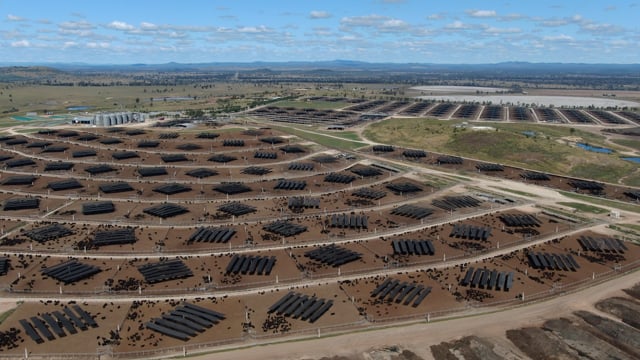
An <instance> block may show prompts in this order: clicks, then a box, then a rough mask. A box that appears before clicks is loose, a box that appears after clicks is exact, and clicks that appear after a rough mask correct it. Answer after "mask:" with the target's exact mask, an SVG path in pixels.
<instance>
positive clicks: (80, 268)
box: [41, 260, 102, 284]
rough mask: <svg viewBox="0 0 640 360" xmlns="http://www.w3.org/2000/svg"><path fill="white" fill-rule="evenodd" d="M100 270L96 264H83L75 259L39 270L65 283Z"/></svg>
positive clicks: (83, 277)
mask: <svg viewBox="0 0 640 360" xmlns="http://www.w3.org/2000/svg"><path fill="white" fill-rule="evenodd" d="M100 271H102V269H100V268H99V267H97V266H93V265H88V264H83V263H81V262H79V261H77V260H69V261H66V262H63V263H60V264H57V265H54V266H49V267H46V268H44V269H42V270H41V272H42V273H43V274H44V275H47V276H50V277H52V278H54V279H56V280H58V281H62V282H63V283H65V284H71V283H74V282H76V281H80V280H83V279H86V278H88V277H91V276H93V275H94V274H97V273H99V272H100Z"/></svg>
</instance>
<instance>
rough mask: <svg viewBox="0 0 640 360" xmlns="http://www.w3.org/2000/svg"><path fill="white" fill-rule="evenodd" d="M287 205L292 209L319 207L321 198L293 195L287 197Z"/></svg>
mask: <svg viewBox="0 0 640 360" xmlns="http://www.w3.org/2000/svg"><path fill="white" fill-rule="evenodd" d="M287 206H288V207H289V209H292V210H299V209H312V208H316V209H317V208H319V207H320V198H317V197H310V196H291V197H289V199H287Z"/></svg>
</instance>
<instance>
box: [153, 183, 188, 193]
mask: <svg viewBox="0 0 640 360" xmlns="http://www.w3.org/2000/svg"><path fill="white" fill-rule="evenodd" d="M153 191H155V192H157V193H161V194H165V195H174V194H179V193H183V192H189V191H191V187H189V186H187V185H184V184H178V183H173V184H164V185H160V186H158V187H156V188H154V189H153Z"/></svg>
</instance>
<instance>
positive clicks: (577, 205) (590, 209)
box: [558, 201, 609, 214]
mask: <svg viewBox="0 0 640 360" xmlns="http://www.w3.org/2000/svg"><path fill="white" fill-rule="evenodd" d="M558 205H562V206H567V207H570V208H573V209H576V210H578V211H582V212H589V213H593V214H606V213H608V212H609V210H607V209H603V208H601V207H597V206H593V205H587V204H583V203H577V202H564V201H562V202H558Z"/></svg>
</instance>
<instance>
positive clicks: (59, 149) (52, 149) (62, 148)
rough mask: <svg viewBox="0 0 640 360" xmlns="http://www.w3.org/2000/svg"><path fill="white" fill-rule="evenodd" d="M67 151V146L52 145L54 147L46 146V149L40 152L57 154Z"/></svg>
mask: <svg viewBox="0 0 640 360" xmlns="http://www.w3.org/2000/svg"><path fill="white" fill-rule="evenodd" d="M68 149H69V147H68V146H64V145H54V146H47V147H46V148H44V149H43V150H42V152H43V153H58V152H65V151H67V150H68Z"/></svg>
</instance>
